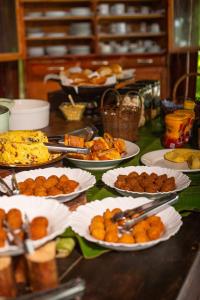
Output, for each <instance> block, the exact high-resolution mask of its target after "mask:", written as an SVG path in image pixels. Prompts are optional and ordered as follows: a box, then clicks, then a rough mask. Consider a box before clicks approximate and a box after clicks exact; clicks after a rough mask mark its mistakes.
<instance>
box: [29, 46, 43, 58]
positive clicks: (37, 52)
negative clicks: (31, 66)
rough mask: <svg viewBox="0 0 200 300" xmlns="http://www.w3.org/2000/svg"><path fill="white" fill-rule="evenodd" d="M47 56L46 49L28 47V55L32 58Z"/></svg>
mask: <svg viewBox="0 0 200 300" xmlns="http://www.w3.org/2000/svg"><path fill="white" fill-rule="evenodd" d="M44 54H45V51H44V47H39V46H38V47H37V46H36V47H28V55H29V56H30V57H39V56H43V55H44Z"/></svg>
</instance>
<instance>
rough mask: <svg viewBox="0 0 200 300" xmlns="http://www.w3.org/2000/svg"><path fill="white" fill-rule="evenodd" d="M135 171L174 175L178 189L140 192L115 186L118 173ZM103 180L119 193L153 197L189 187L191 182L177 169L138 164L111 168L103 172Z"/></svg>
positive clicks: (123, 173)
mask: <svg viewBox="0 0 200 300" xmlns="http://www.w3.org/2000/svg"><path fill="white" fill-rule="evenodd" d="M133 171H134V172H137V173H138V174H141V173H142V172H146V173H147V174H151V173H156V174H157V175H162V174H166V175H167V177H174V178H175V183H176V189H175V190H173V191H170V192H157V193H145V192H141V193H140V192H132V191H126V190H122V189H119V188H117V187H115V185H114V183H115V181H116V180H117V177H118V175H128V174H129V173H131V172H133ZM102 181H103V182H104V183H105V184H106V185H108V186H109V187H111V188H112V189H115V190H116V191H117V192H118V193H120V194H121V195H123V196H132V197H141V196H144V197H148V198H151V199H157V198H160V197H162V196H166V195H169V194H171V193H174V192H178V191H181V190H183V189H185V188H187V187H188V186H189V185H190V183H191V180H190V179H189V177H188V176H187V175H185V174H183V173H182V172H180V171H175V170H171V169H166V168H160V167H144V166H138V167H134V166H130V167H126V168H118V169H114V170H110V171H108V172H106V173H104V174H103V176H102Z"/></svg>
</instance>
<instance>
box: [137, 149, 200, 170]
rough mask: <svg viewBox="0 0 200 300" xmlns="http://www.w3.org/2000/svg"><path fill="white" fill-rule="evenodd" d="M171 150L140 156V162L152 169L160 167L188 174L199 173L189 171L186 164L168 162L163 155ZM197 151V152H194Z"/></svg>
mask: <svg viewBox="0 0 200 300" xmlns="http://www.w3.org/2000/svg"><path fill="white" fill-rule="evenodd" d="M172 150H173V149H162V150H155V151H151V152H148V153H145V154H144V155H142V156H141V158H140V159H141V162H142V163H143V164H144V165H146V166H149V167H151V166H154V167H162V168H169V169H173V170H177V171H181V172H185V173H187V172H188V173H189V172H199V171H200V168H199V169H190V168H189V166H188V164H187V162H181V163H175V162H172V161H169V160H167V159H165V158H164V155H165V154H166V153H167V152H169V151H172ZM194 151H199V150H194Z"/></svg>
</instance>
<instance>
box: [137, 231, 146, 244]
mask: <svg viewBox="0 0 200 300" xmlns="http://www.w3.org/2000/svg"><path fill="white" fill-rule="evenodd" d="M134 238H135V241H136V243H146V242H149V237H148V235H147V233H146V231H140V232H137V233H136V234H135V235H134Z"/></svg>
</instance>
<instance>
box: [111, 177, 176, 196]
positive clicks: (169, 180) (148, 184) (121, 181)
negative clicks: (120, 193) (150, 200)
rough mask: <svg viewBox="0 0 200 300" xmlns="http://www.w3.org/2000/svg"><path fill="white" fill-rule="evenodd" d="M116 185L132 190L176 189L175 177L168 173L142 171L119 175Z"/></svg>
mask: <svg viewBox="0 0 200 300" xmlns="http://www.w3.org/2000/svg"><path fill="white" fill-rule="evenodd" d="M114 185H115V187H117V188H119V189H122V190H127V191H132V192H141V193H142V192H146V193H157V192H170V191H173V190H175V189H176V184H175V178H174V177H167V175H166V174H163V175H157V174H155V173H151V174H147V173H146V172H142V173H141V174H138V173H137V172H131V173H129V174H128V175H118V177H117V180H116V181H115V183H114Z"/></svg>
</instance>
